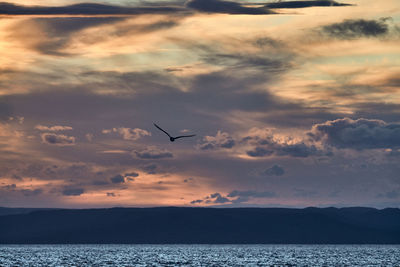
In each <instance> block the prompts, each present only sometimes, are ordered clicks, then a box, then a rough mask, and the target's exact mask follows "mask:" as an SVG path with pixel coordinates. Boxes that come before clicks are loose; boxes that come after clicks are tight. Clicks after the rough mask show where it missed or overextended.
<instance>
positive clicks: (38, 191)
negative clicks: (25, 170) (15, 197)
mask: <svg viewBox="0 0 400 267" xmlns="http://www.w3.org/2000/svg"><path fill="white" fill-rule="evenodd" d="M19 191H20V192H21V193H22V194H23V195H24V196H26V197H30V196H37V195H40V194H41V193H43V189H40V188H37V189H21V190H19Z"/></svg>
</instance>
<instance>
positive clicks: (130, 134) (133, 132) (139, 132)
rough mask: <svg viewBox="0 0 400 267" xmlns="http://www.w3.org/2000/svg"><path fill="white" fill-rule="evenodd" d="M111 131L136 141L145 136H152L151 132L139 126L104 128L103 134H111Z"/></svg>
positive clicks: (125, 138)
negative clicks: (132, 127)
mask: <svg viewBox="0 0 400 267" xmlns="http://www.w3.org/2000/svg"><path fill="white" fill-rule="evenodd" d="M111 132H114V133H118V134H120V135H121V136H122V138H123V139H124V140H132V141H136V140H138V139H140V138H141V137H143V136H151V133H150V132H148V131H146V130H143V129H139V128H135V129H131V128H124V127H120V128H112V129H104V130H103V131H102V133H103V134H109V133H111Z"/></svg>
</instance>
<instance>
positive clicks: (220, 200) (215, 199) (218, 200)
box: [210, 193, 230, 204]
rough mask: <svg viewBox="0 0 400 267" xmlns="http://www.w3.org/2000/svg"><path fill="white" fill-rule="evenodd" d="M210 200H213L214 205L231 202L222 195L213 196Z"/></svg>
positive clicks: (215, 194)
mask: <svg viewBox="0 0 400 267" xmlns="http://www.w3.org/2000/svg"><path fill="white" fill-rule="evenodd" d="M210 198H211V199H213V201H212V203H216V204H222V203H227V202H230V200H229V199H228V198H226V197H224V196H222V195H221V194H220V193H214V194H211V195H210Z"/></svg>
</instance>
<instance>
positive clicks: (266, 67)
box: [203, 53, 293, 73]
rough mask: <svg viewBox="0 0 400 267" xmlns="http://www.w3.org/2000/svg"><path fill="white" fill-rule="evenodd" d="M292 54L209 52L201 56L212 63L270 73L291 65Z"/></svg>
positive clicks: (280, 70)
mask: <svg viewBox="0 0 400 267" xmlns="http://www.w3.org/2000/svg"><path fill="white" fill-rule="evenodd" d="M292 56H293V55H283V56H282V58H279V57H276V58H273V57H268V56H263V55H257V54H223V53H211V54H209V55H205V56H203V60H204V61H205V62H206V63H208V64H212V65H221V66H229V67H231V68H237V69H243V68H256V69H260V70H263V71H269V72H271V73H280V72H283V71H285V70H287V69H290V68H291V67H292V63H291V62H290V60H291V57H292ZM285 57H287V58H285Z"/></svg>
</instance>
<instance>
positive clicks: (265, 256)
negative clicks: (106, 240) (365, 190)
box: [0, 245, 400, 266]
mask: <svg viewBox="0 0 400 267" xmlns="http://www.w3.org/2000/svg"><path fill="white" fill-rule="evenodd" d="M177 265H178V266H400V246H397V245H396V246H393V245H0V266H177Z"/></svg>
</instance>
